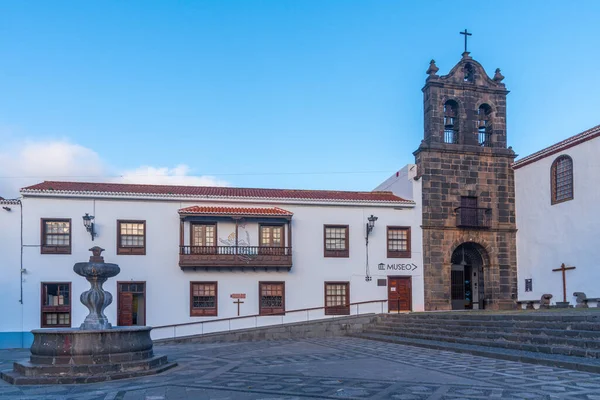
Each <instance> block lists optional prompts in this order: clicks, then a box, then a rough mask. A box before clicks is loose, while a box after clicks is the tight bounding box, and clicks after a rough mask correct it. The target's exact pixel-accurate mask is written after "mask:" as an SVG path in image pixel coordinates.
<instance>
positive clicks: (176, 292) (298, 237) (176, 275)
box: [0, 193, 424, 337]
mask: <svg viewBox="0 0 600 400" xmlns="http://www.w3.org/2000/svg"><path fill="white" fill-rule="evenodd" d="M419 198H420V193H419ZM23 203H24V207H25V209H26V210H27V212H26V213H25V214H24V232H23V234H24V243H25V244H26V247H24V265H25V266H26V268H27V270H28V271H29V272H28V275H27V279H26V281H25V282H24V299H25V301H24V305H23V308H24V309H23V311H22V313H20V314H21V315H22V317H21V316H19V315H16V314H15V315H14V316H11V318H10V319H11V320H18V319H19V318H23V327H22V329H23V330H24V331H28V330H31V329H34V328H39V326H40V285H41V282H59V281H60V282H62V281H65V282H72V296H73V302H72V326H74V327H75V326H78V325H79V324H80V323H81V322H82V321H83V319H84V318H85V315H87V309H86V308H85V307H84V306H83V305H82V304H81V303H80V302H79V300H78V297H79V294H80V293H81V292H83V291H85V290H87V288H88V287H89V284H88V283H87V282H86V281H85V279H84V278H81V277H79V276H77V275H76V274H75V273H74V272H73V269H72V268H73V264H74V263H75V262H79V261H86V260H87V259H88V258H89V255H90V252H89V251H88V249H89V248H90V247H92V246H95V245H99V246H101V247H103V248H104V249H106V251H105V252H104V254H103V255H104V258H105V260H106V262H113V263H117V264H119V265H120V267H121V273H120V274H119V275H118V276H117V277H116V278H115V279H110V280H109V281H108V282H107V283H106V284H105V288H106V289H107V290H109V291H110V292H111V293H112V294H113V304H111V305H110V306H109V307H108V308H107V310H106V315H107V316H108V318H109V319H110V320H111V321H112V322H113V323H116V317H117V315H116V314H117V308H116V294H117V281H145V282H146V296H147V305H146V323H147V324H148V325H151V326H152V325H153V326H157V325H166V324H177V323H184V322H190V321H200V320H203V318H202V317H190V316H189V312H190V310H189V295H190V294H189V282H190V281H204V280H206V281H218V312H219V315H218V317H217V318H226V317H232V316H236V315H237V306H236V305H235V304H233V299H230V297H229V296H230V294H231V293H246V294H247V298H246V299H245V300H243V301H244V304H243V305H242V307H241V315H252V314H257V313H258V311H259V310H258V282H259V281H285V282H286V285H285V291H286V298H285V302H286V310H293V309H301V308H308V307H322V306H323V303H324V282H325V281H348V282H350V301H351V302H359V301H369V300H380V299H386V298H387V287H385V286H377V279H378V278H386V277H387V276H388V275H390V276H402V275H410V276H412V277H413V281H412V288H413V289H412V290H413V310H415V311H421V310H423V307H424V306H423V276H422V270H423V263H422V250H421V249H422V244H421V243H422V240H421V238H422V235H421V231H420V227H419V226H420V218H421V212H420V208H413V209H394V208H393V207H390V206H385V207H380V206H374V207H362V206H320V205H319V206H318V205H290V204H280V205H278V204H253V205H252V206H266V207H273V206H278V207H281V208H283V209H286V210H289V211H291V212H293V213H294V216H293V218H292V234H293V244H292V245H293V267H292V269H291V271H289V272H283V271H279V272H277V271H264V270H262V271H261V270H257V271H251V270H250V271H208V272H206V271H196V272H194V271H182V270H181V269H180V268H179V265H178V262H179V256H178V250H179V248H178V246H179V229H180V226H179V216H178V213H177V210H178V209H179V208H183V207H188V206H191V205H197V204H203V205H223V203H210V202H206V201H189V202H188V201H186V202H179V201H164V200H156V201H151V200H146V201H142V200H139V201H136V200H121V199H119V200H116V199H96V200H94V199H81V198H80V199H75V198H42V197H25V198H24V199H23ZM228 205H230V206H236V205H237V206H245V207H248V204H247V203H244V204H241V203H240V204H235V203H228ZM85 213H89V214H91V215H94V216H95V223H96V231H97V233H98V236H97V237H96V238H95V240H94V241H92V240H91V237H90V235H89V233H87V232H86V231H85V228H84V226H83V223H82V219H81V216H82V215H84V214H85ZM371 214H373V215H376V216H377V217H378V218H379V219H378V220H377V222H376V225H375V229H374V230H373V232H372V234H371V237H370V243H369V258H370V271H371V275H372V277H373V280H372V281H371V282H365V261H366V252H365V224H366V222H367V217H368V216H369V215H371ZM41 218H71V219H72V254H70V255H58V254H40V247H39V245H40V219H41ZM118 219H129V220H136V219H140V220H146V229H147V238H146V255H116V241H117V224H116V221H117V220H118ZM324 224H347V225H349V226H350V228H349V229H350V238H349V242H350V257H349V258H325V257H323V225H324ZM230 225H231V226H229V227H227V226H226V225H223V227H221V226H219V227H218V231H219V233H218V234H219V237H224V238H226V235H227V234H228V232H229V231H232V232H233V230H234V229H235V227H234V224H233V223H230ZM387 225H400V226H411V227H412V229H411V230H412V246H411V248H412V258H410V259H387V252H386V226H387ZM247 230H248V231H249V232H250V235H251V238H252V239H251V240H252V242H253V244H254V243H256V244H257V243H258V225H257V224H254V223H252V222H249V223H248V224H247ZM185 234H186V235H189V229H188V228H187V227H186V229H185ZM15 235H16V233H15ZM286 240H287V235H286ZM1 246H2V248H3V249H4V248H5V246H4V244H2V245H1ZM13 248H14V247H13ZM16 248H18V245H17V246H16ZM379 263H384V264H385V266H386V269H385V270H383V271H380V270H378V267H377V265H378V264H379ZM388 264H389V265H390V266H391V267H390V269H387V265H388ZM400 264H405V266H404V267H403V266H402V265H400ZM408 265H410V267H409V266H408ZM409 269H410V270H409ZM15 271H17V268H15ZM9 284H10V285H14V286H17V285H18V276H15V277H13V278H11V279H10V283H9ZM370 307H371V308H372V309H371V311H381V309H382V307H381V305H376V306H370ZM367 308H369V306H362V307H361V309H360V311H361V312H364V311H366V309H367ZM355 311H356V310H355V308H353V312H355ZM383 311H387V306H385V307H383ZM17 314H19V313H17ZM320 314H321V315H322V311H316V312H310V313H308V314H305V313H303V314H289V315H286V316H285V317H284V320H285V321H284V322H287V321H291V320H302V319H304V320H306V318H315V317H317V316H318V315H320ZM269 318H270V319H273V320H276V321H279V320H281V318H282V317H269ZM269 318H262V319H261V320H260V321H250V320H247V321H246V320H244V321H237V322H235V323H234V325H235V324H238V327H240V326H239V325H240V324H241V325H244V324H246V325H248V326H250V325H251V326H254V324H257V325H260V324H264V323H266V320H268V319H269ZM204 319H213V318H204ZM222 328H223V327H218V326H217V325H216V324H213V325H212V326H211V327H208V326H207V328H206V329H213V330H216V329H222ZM232 328H233V326H232ZM4 329H5V325H4V324H3V325H2V326H1V327H0V330H4ZM181 329H185V328H181ZM196 329H197V327H196ZM196 332H197V331H195V332H194V333H196ZM180 334H181V333H180ZM156 335H158V333H155V337H160V335H159V336H156Z"/></svg>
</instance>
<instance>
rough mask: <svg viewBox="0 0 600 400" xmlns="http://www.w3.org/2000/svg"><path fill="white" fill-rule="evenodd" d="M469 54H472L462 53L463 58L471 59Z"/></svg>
mask: <svg viewBox="0 0 600 400" xmlns="http://www.w3.org/2000/svg"><path fill="white" fill-rule="evenodd" d="M469 54H471V52H469V51H465V52H464V53H462V58H463V59H471V56H470V55H469Z"/></svg>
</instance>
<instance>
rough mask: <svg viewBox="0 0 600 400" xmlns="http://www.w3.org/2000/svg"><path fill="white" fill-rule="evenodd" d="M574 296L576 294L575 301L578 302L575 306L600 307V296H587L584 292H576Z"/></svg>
mask: <svg viewBox="0 0 600 400" xmlns="http://www.w3.org/2000/svg"><path fill="white" fill-rule="evenodd" d="M573 296H575V302H576V303H577V304H576V305H575V308H589V307H590V305H591V306H592V307H593V306H596V307H597V308H600V298H598V297H587V296H586V295H585V293H583V292H575V293H573Z"/></svg>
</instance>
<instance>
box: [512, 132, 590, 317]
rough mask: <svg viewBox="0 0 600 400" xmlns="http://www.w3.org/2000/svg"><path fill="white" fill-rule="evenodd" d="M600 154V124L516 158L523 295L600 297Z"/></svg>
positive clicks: (570, 298) (557, 299)
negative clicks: (599, 283) (579, 294)
mask: <svg viewBox="0 0 600 400" xmlns="http://www.w3.org/2000/svg"><path fill="white" fill-rule="evenodd" d="M598 154H600V125H599V126H596V127H594V128H592V129H589V130H587V131H585V132H583V133H580V134H578V135H575V136H573V137H570V138H568V139H566V140H564V141H562V142H560V143H557V144H555V145H553V146H550V147H548V148H546V149H543V150H541V151H538V152H536V153H534V154H532V155H530V156H527V157H524V158H522V159H520V160H519V161H517V162H516V163H514V165H513V168H514V171H515V184H516V206H517V227H518V232H517V257H518V275H519V293H518V297H519V299H522V300H533V299H537V300H539V299H540V297H541V296H542V295H543V294H552V299H551V303H556V302H562V301H563V300H566V301H568V302H570V303H571V305H572V304H573V303H574V300H575V298H574V297H573V293H574V292H583V293H585V294H586V296H587V297H589V298H599V297H600V287H599V286H598V282H600V261H599V260H600V246H599V245H598V232H599V228H598V225H599V223H600V208H599V207H598V204H600V190H599V189H598V183H599V182H600V157H598ZM563 264H564V265H565V267H567V268H569V267H575V269H569V270H567V271H565V289H566V290H565V291H566V299H565V298H564V297H563V296H564V293H563V278H562V271H553V270H554V269H559V268H561V266H562V265H563Z"/></svg>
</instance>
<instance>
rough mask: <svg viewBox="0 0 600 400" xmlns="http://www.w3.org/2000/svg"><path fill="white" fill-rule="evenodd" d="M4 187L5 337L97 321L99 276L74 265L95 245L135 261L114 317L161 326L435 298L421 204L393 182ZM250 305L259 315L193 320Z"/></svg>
mask: <svg viewBox="0 0 600 400" xmlns="http://www.w3.org/2000/svg"><path fill="white" fill-rule="evenodd" d="M401 179H403V180H404V181H405V182H404V186H406V187H410V189H411V192H410V193H416V194H417V195H418V196H416V197H414V198H416V199H420V182H418V181H416V180H414V179H412V177H409V176H403V177H402V178H401ZM2 201H3V203H2V205H3V206H5V207H6V208H8V209H5V210H4V211H2V210H0V211H2V212H1V213H0V224H1V225H2V227H3V229H2V230H0V235H2V236H0V240H1V241H0V251H1V253H2V254H3V256H4V257H3V263H2V266H1V269H2V274H0V287H1V288H2V290H0V301H1V304H2V306H3V309H4V318H3V323H2V325H1V326H0V347H3V348H10V347H27V346H29V345H30V343H31V336H30V334H29V331H30V330H31V329H36V328H40V327H44V328H45V327H64V326H67V327H77V326H79V325H80V324H81V322H83V319H84V318H85V316H86V315H87V312H88V310H87V309H86V308H85V307H84V306H83V305H82V304H81V303H80V301H79V295H80V294H81V293H82V292H83V291H85V290H87V289H88V288H89V283H88V282H87V281H86V280H85V279H84V278H82V277H79V276H77V275H76V274H75V273H74V272H73V265H74V264H75V263H76V262H80V261H87V260H88V259H89V256H90V255H91V253H90V252H89V249H90V248H91V247H92V246H100V247H102V248H103V249H105V251H104V253H103V254H102V255H103V257H104V259H105V262H109V263H116V264H119V266H120V268H121V272H120V274H119V275H117V277H115V278H114V279H110V280H108V281H107V282H106V283H105V285H104V288H105V289H106V290H108V291H110V292H111V293H112V294H113V302H112V304H111V305H110V306H109V307H108V308H107V309H106V312H105V313H106V315H107V317H108V318H109V320H110V321H112V322H113V324H114V325H150V326H154V327H157V328H156V329H155V330H154V331H153V337H154V338H155V339H156V338H162V337H172V336H174V335H175V336H184V335H187V334H197V333H202V332H204V333H206V332H215V331H221V330H227V329H236V328H244V327H254V326H262V325H268V324H271V323H282V322H295V321H306V320H307V319H310V320H312V319H317V318H323V317H329V316H330V315H333V316H335V315H350V314H357V313H364V312H382V311H383V312H387V311H393V312H395V311H399V310H401V311H410V310H412V311H421V310H423V308H424V305H423V297H424V294H423V274H422V271H423V260H422V245H421V238H422V235H421V231H420V220H421V211H420V206H419V205H418V204H417V203H415V202H414V201H413V200H412V199H410V198H401V197H399V196H397V195H395V194H393V193H392V192H391V191H385V192H384V191H374V192H340V191H318V190H279V189H242V188H211V187H185V186H153V185H129V184H112V183H81V182H79V183H78V182H43V183H40V184H38V185H34V186H30V187H28V188H25V189H23V190H22V191H21V198H20V199H19V200H11V201H7V200H2ZM86 215H87V216H94V219H93V220H91V221H89V222H93V228H92V226H91V225H89V227H88V228H86V226H84V219H83V217H84V216H86ZM371 216H374V217H377V219H376V220H374V221H373V222H372V223H371V225H372V226H373V227H372V230H370V232H369V234H368V235H367V230H368V228H367V226H368V224H369V218H370V217H371ZM92 232H93V236H92ZM367 237H368V241H367ZM388 299H389V301H388ZM357 303H358V304H357ZM307 308H313V310H305V311H302V312H296V311H294V310H300V309H307ZM238 315H239V316H254V315H256V316H257V317H252V318H240V319H235V320H231V321H224V322H223V323H220V322H216V323H212V324H211V323H206V324H190V323H195V322H199V321H209V320H215V319H227V318H230V317H237V316H238ZM179 324H187V325H179ZM171 325H179V326H175V327H174V326H171ZM161 326H168V327H165V328H160V327H161Z"/></svg>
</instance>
